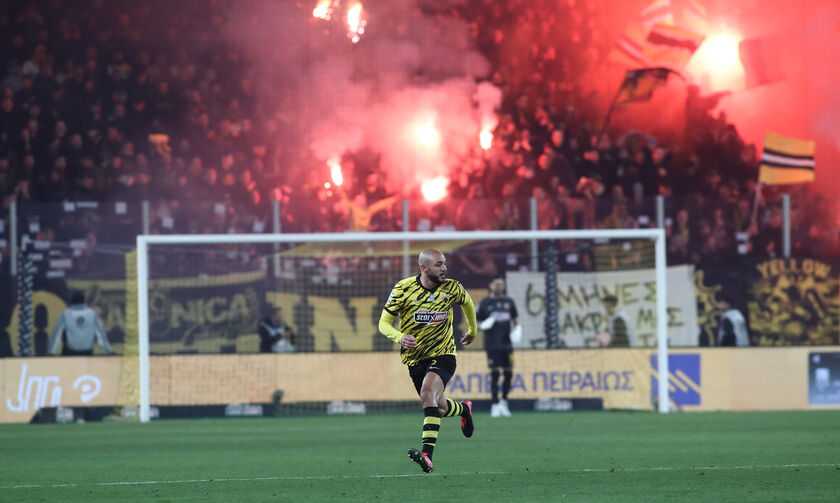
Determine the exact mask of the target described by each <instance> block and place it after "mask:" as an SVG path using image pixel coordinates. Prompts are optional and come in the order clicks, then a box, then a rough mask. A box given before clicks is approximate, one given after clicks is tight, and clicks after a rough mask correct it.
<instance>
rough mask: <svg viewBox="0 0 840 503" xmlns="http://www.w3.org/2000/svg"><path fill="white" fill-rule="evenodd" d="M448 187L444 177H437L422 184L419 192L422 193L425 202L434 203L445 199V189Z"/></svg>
mask: <svg viewBox="0 0 840 503" xmlns="http://www.w3.org/2000/svg"><path fill="white" fill-rule="evenodd" d="M448 185H449V180H448V179H447V178H446V177H445V176H443V175H439V176H437V177H435V178H432V179H431V180H426V181H425V182H423V184H422V185H421V186H420V192H422V193H423V197H424V198H425V199H426V201H429V202H430V203H436V202H438V201H440V200H441V199H443V198H444V197H446V188H447V186H448Z"/></svg>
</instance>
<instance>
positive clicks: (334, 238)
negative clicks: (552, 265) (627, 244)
mask: <svg viewBox="0 0 840 503" xmlns="http://www.w3.org/2000/svg"><path fill="white" fill-rule="evenodd" d="M541 239H545V240H563V239H571V240H583V239H652V240H653V241H654V245H655V273H656V319H657V327H656V333H657V363H658V364H657V368H658V383H659V394H658V402H659V412H662V413H667V412H668V403H669V398H668V329H667V326H668V323H667V320H668V313H667V303H666V299H667V292H666V279H665V272H666V263H665V260H666V259H665V231H664V230H663V229H603V230H602V229H598V230H546V231H540V230H522V231H464V232H458V231H445V232H356V233H352V232H348V233H337V234H333V233H310V234H186V235H164V236H161V235H139V236H137V294H138V296H137V302H138V329H139V344H138V346H139V352H140V365H139V367H140V376H139V378H140V422H144V423H145V422H148V421H149V419H150V400H149V245H162V246H165V245H197V244H259V243H262V244H273V243H350V242H374V241H375V242H382V241H393V242H404V243H409V242H423V241H449V240H453V241H454V240H458V241H470V240H475V241H490V240H492V241H531V242H532V243H535V244H536V242H537V241H538V240H541Z"/></svg>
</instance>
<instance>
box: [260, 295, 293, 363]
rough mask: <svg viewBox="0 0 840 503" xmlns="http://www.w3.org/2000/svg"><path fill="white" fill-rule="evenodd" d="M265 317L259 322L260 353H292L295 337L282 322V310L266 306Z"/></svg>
mask: <svg viewBox="0 0 840 503" xmlns="http://www.w3.org/2000/svg"><path fill="white" fill-rule="evenodd" d="M265 311H266V313H267V314H266V316H265V318H263V320H262V321H261V322H260V326H259V329H258V332H259V335H260V353H293V352H294V351H295V335H294V333H293V332H292V329H291V327H289V325H287V324H286V322H285V321H283V308H281V307H279V306H276V307H275V306H272V305H271V304H268V305H267V306H266V309H265Z"/></svg>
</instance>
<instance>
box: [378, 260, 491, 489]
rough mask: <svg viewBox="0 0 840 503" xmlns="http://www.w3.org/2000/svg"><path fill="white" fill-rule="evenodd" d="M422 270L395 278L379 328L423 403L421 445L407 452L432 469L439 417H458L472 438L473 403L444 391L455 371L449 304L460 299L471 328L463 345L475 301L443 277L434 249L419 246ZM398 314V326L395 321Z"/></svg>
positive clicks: (443, 267)
mask: <svg viewBox="0 0 840 503" xmlns="http://www.w3.org/2000/svg"><path fill="white" fill-rule="evenodd" d="M418 265H419V266H420V274H418V275H417V276H412V277H410V278H406V279H404V280H402V281H400V282H398V283H397V284H396V285H395V286H394V289H393V290H391V295H390V296H388V300H387V301H386V302H385V309H384V310H383V311H382V316H381V317H380V319H379V331H380V332H382V334H383V335H385V336H386V337H388V338H389V339H391V340H393V341H394V342H397V343H399V344H400V358H401V359H402V362H403V363H404V364H405V365H407V366H408V374H409V376H411V380H412V381H413V382H414V388H415V389H416V390H417V394H418V395H420V402H421V403H422V405H423V414H424V419H423V433H422V436H421V439H422V443H423V447H422V450H420V451H418V450H417V449H409V450H408V456H409V457H410V458H411V459H412V460H413V461H414V462H416V463H417V464H419V465H420V468H422V469H423V471H424V472H426V473H429V472H431V471H432V469H433V465H432V455H433V454H434V450H435V443H436V442H437V438H438V432H439V430H440V418H441V417H453V416H460V418H461V431H462V432H463V433H464V436H465V437H471V436H472V434H473V431H474V429H475V427H474V425H473V417H472V402H470V401H469V400H465V401H463V402H456V401H454V400H452V399H450V398H446V397H445V396H444V390H445V389H446V384H447V383H448V382H449V379H451V378H452V375H453V374H454V373H455V338H454V337H453V334H452V313H453V311H452V308H453V306H454V305H455V304H460V305H461V309H463V311H464V315H465V316H466V318H467V325H468V326H469V329H468V330H467V333H466V334H464V336H463V337H462V338H461V344H464V345H467V344H470V343H471V342H472V341H473V338H475V333H476V320H475V304H473V301H472V299H471V298H470V295H469V294H468V293H467V291H466V290H465V289H464V287H463V285H461V283H459V282H458V281H455V280H454V279H447V277H446V271H447V269H446V257H445V256H444V255H443V253H442V252H440V251H438V250H434V249H428V250H423V251H422V252H421V253H420V257H419V258H418ZM397 316H399V318H400V328H399V329H396V328H394V326H393V322H394V318H395V317H397Z"/></svg>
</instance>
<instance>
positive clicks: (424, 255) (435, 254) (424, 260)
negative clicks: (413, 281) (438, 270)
mask: <svg viewBox="0 0 840 503" xmlns="http://www.w3.org/2000/svg"><path fill="white" fill-rule="evenodd" d="M441 257H443V252H442V251H440V250H435V249H434V248H426V249H425V250H423V251H421V252H420V256H419V257H417V265H419V266H423V265H429V264H433V263H435V262H437V261H438V260H439V259H440V258H441Z"/></svg>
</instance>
